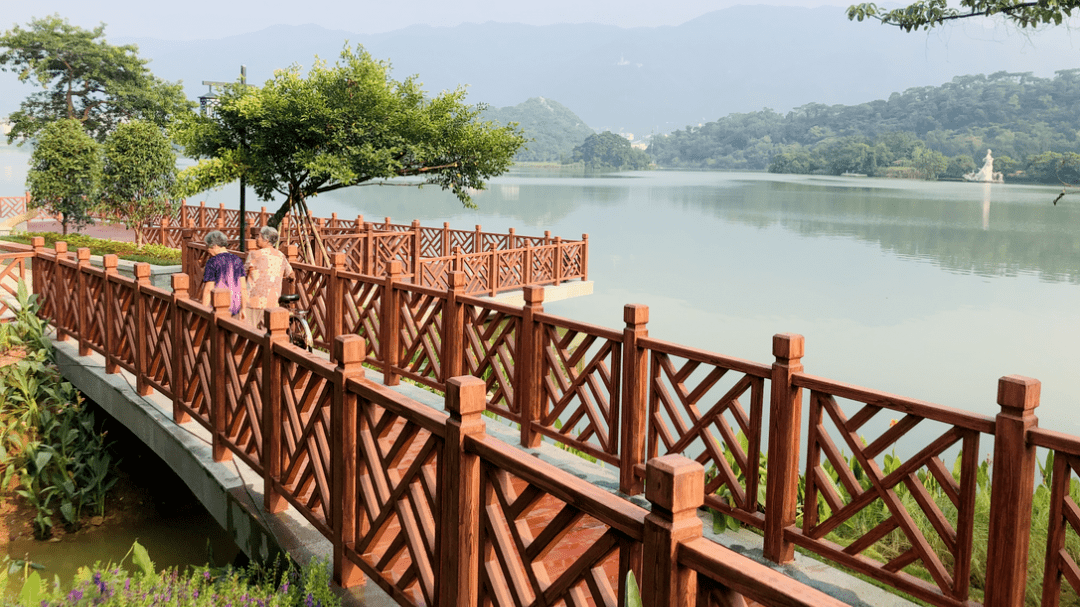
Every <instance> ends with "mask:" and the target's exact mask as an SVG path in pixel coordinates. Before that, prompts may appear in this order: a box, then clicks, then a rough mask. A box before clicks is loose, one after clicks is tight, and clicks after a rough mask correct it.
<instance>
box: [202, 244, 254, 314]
mask: <svg viewBox="0 0 1080 607" xmlns="http://www.w3.org/2000/svg"><path fill="white" fill-rule="evenodd" d="M245 276H247V273H246V272H245V271H244V262H243V261H241V260H240V258H239V257H237V256H236V255H233V254H232V253H229V252H228V251H226V252H224V253H218V254H217V255H214V256H213V257H211V258H210V259H209V260H208V261H207V262H206V267H205V268H203V282H204V283H208V284H207V285H206V286H205V287H203V288H204V289H207V288H209V289H212V288H215V287H216V288H219V289H229V290H230V291H232V301H231V303H230V304H229V313H230V314H232V315H233V316H236V315H237V314H239V313H240V302H241V301H243V299H242V298H241V297H240V279H241V278H244V277H245Z"/></svg>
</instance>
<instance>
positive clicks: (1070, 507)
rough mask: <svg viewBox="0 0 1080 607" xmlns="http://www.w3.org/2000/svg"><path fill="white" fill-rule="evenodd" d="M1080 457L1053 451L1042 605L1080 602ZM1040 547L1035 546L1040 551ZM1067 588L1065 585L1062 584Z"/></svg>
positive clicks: (1033, 546)
mask: <svg viewBox="0 0 1080 607" xmlns="http://www.w3.org/2000/svg"><path fill="white" fill-rule="evenodd" d="M1078 475H1080V457H1078V456H1076V455H1072V454H1070V453H1065V452H1063V451H1060V450H1057V451H1054V466H1053V477H1052V479H1051V482H1050V524H1049V526H1048V528H1047V529H1048V530H1047V534H1046V535H1047V538H1048V544H1047V548H1046V565H1045V577H1044V583H1043V602H1042V604H1043V605H1047V606H1057V605H1075V604H1077V601H1078V600H1080V566H1078V565H1077V555H1080V480H1078V478H1077V477H1078ZM1039 548H1040V546H1037V545H1034V544H1033V545H1032V546H1031V550H1033V551H1037V550H1039ZM1063 580H1064V581H1065V584H1062V583H1061V582H1062V581H1063Z"/></svg>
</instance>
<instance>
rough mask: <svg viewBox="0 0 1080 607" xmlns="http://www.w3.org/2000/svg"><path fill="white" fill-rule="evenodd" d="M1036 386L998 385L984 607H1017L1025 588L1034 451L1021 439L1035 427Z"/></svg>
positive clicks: (1025, 382) (1010, 379) (1008, 379)
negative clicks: (997, 411) (997, 410)
mask: <svg viewBox="0 0 1080 607" xmlns="http://www.w3.org/2000/svg"><path fill="white" fill-rule="evenodd" d="M1041 389H1042V384H1040V383H1039V380H1037V379H1031V378H1030V377H1022V376H1019V375H1007V376H1005V377H1002V378H1001V379H999V380H998V393H997V402H998V404H999V405H1001V412H1000V413H998V414H997V417H996V418H995V420H994V471H993V474H992V475H991V484H990V528H989V530H988V531H987V537H986V546H987V551H986V594H985V597H984V599H983V604H984V605H986V606H987V607H1006V606H1008V607H1021V606H1022V605H1024V593H1025V590H1026V585H1027V563H1028V543H1029V541H1030V539H1031V538H1030V533H1031V503H1032V495H1033V494H1034V492H1035V446H1034V445H1032V444H1030V443H1028V441H1027V434H1028V431H1029V430H1031V429H1032V428H1035V427H1036V426H1038V424H1039V419H1038V418H1037V417H1036V416H1035V408H1036V407H1038V406H1039V393H1040V391H1041Z"/></svg>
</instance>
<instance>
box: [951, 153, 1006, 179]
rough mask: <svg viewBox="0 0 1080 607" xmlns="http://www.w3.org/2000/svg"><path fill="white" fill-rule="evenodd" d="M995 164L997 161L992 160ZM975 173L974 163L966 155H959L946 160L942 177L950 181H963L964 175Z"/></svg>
mask: <svg viewBox="0 0 1080 607" xmlns="http://www.w3.org/2000/svg"><path fill="white" fill-rule="evenodd" d="M994 164H995V165H996V164H997V159H994ZM974 172H975V161H974V160H972V159H971V156H968V155H967V154H960V155H959V156H953V157H952V158H949V159H948V164H947V166H946V167H945V173H944V175H945V176H946V177H949V178H950V179H963V178H964V175H967V174H968V173H974Z"/></svg>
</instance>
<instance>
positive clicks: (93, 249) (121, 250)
mask: <svg viewBox="0 0 1080 607" xmlns="http://www.w3.org/2000/svg"><path fill="white" fill-rule="evenodd" d="M35 236H41V237H42V238H44V239H45V246H47V247H51V246H53V245H55V244H56V243H57V242H60V241H64V242H66V243H67V244H68V247H69V248H70V249H71V250H75V249H79V248H82V247H86V248H88V249H90V254H91V255H108V254H110V253H111V254H115V255H117V256H119V257H120V259H128V260H131V261H145V262H147V263H151V264H155V265H160V266H169V265H178V264H179V263H180V249H173V248H171V247H166V246H163V245H159V244H144V245H142V246H141V247H140V246H136V244H135V243H133V242H127V241H122V240H108V239H105V238H94V237H93V236H85V235H83V234H68V235H66V236H65V235H61V234H57V233H56V232H23V233H19V234H16V235H13V236H4V237H3V240H10V241H12V242H20V243H22V244H30V239H31V238H33V237H35Z"/></svg>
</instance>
